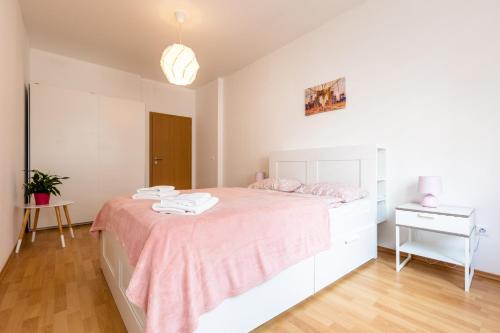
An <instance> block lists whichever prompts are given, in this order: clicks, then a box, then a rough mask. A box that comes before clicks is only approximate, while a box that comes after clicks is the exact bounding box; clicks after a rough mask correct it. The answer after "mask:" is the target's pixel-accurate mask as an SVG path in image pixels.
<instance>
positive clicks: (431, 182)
mask: <svg viewBox="0 0 500 333" xmlns="http://www.w3.org/2000/svg"><path fill="white" fill-rule="evenodd" d="M418 191H419V192H420V193H422V194H425V196H424V198H423V199H422V201H421V202H420V204H421V205H422V206H424V207H430V208H436V207H437V206H438V199H437V198H436V195H438V194H441V192H443V183H442V182H441V177H437V176H420V177H418Z"/></svg>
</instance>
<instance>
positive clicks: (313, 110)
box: [305, 77, 346, 116]
mask: <svg viewBox="0 0 500 333" xmlns="http://www.w3.org/2000/svg"><path fill="white" fill-rule="evenodd" d="M345 105H346V95H345V77H342V78H340V79H337V80H334V81H330V82H327V83H323V84H320V85H317V86H314V87H312V88H307V89H306V91H305V111H306V112H305V114H306V116H311V115H313V114H317V113H321V112H328V111H335V110H340V109H344V108H345Z"/></svg>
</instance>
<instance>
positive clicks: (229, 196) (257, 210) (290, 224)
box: [91, 188, 330, 333]
mask: <svg viewBox="0 0 500 333" xmlns="http://www.w3.org/2000/svg"><path fill="white" fill-rule="evenodd" d="M203 191H208V192H211V193H212V195H214V196H217V197H219V198H220V202H219V204H218V205H217V206H215V207H214V208H212V209H210V210H209V211H207V212H205V213H203V214H201V215H197V216H183V215H163V214H158V213H155V212H153V211H152V210H151V203H152V201H149V200H131V199H128V198H117V199H114V200H111V201H109V202H108V203H106V204H105V205H104V207H103V208H102V210H101V212H100V213H99V215H98V216H97V218H96V221H95V222H94V224H93V226H92V229H91V231H92V232H96V231H99V230H108V231H111V232H112V233H114V234H115V236H116V237H117V238H118V239H119V241H121V243H122V244H123V245H124V247H125V249H126V251H127V254H128V256H129V260H130V263H131V264H132V265H135V271H134V273H133V276H132V280H131V281H130V284H129V287H128V289H127V296H128V297H129V299H130V300H131V301H132V302H133V303H135V304H137V305H138V306H140V307H141V308H143V309H144V310H145V312H146V317H147V320H146V332H151V333H152V332H155V333H156V332H192V331H194V330H195V329H196V326H197V321H198V317H199V316H200V315H202V314H203V313H205V312H207V311H210V310H211V309H213V308H215V307H216V306H217V305H218V304H219V303H221V302H222V301H223V300H224V299H226V298H229V297H232V296H236V295H239V294H241V293H243V292H245V291H246V290H248V289H251V288H253V287H255V286H256V285H258V284H260V283H262V282H264V281H266V280H268V279H269V278H271V277H273V276H274V275H276V274H277V273H279V272H280V271H282V270H284V269H285V268H287V267H289V266H291V265H293V264H295V263H298V262H300V261H301V260H303V259H305V258H307V257H310V256H312V255H314V254H316V253H318V252H320V251H323V250H327V249H328V248H329V246H330V232H329V221H328V207H327V204H326V203H325V202H324V201H323V200H321V199H319V198H304V197H297V196H293V195H287V194H283V193H278V192H276V193H270V192H265V191H261V190H251V189H243V188H218V189H208V190H207V189H204V190H203Z"/></svg>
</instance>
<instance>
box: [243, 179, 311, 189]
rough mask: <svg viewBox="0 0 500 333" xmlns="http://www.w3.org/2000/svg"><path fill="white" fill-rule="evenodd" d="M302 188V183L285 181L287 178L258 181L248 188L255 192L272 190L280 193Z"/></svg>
mask: <svg viewBox="0 0 500 333" xmlns="http://www.w3.org/2000/svg"><path fill="white" fill-rule="evenodd" d="M301 186H302V183H301V182H299V181H298V180H295V179H287V178H267V179H263V180H259V181H257V182H255V183H253V184H251V185H250V186H248V188H253V189H257V190H273V191H280V192H294V191H295V190H297V189H298V188H299V187H301Z"/></svg>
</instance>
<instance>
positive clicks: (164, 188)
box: [137, 185, 175, 193]
mask: <svg viewBox="0 0 500 333" xmlns="http://www.w3.org/2000/svg"><path fill="white" fill-rule="evenodd" d="M173 190H175V187H174V186H170V185H159V186H153V187H143V188H140V189H138V190H137V193H149V192H162V193H163V192H170V191H173Z"/></svg>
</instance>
